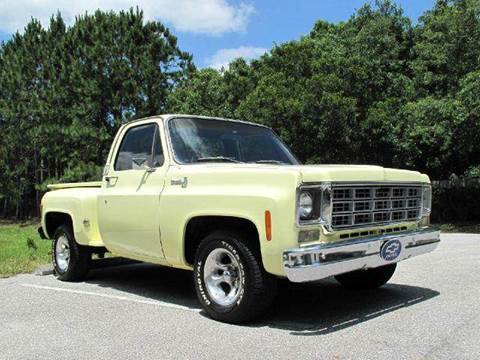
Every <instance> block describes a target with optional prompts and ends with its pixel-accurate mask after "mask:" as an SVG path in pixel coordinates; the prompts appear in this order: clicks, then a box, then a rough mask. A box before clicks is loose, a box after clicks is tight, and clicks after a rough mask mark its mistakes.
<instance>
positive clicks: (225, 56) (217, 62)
mask: <svg viewBox="0 0 480 360" xmlns="http://www.w3.org/2000/svg"><path fill="white" fill-rule="evenodd" d="M267 51H268V49H265V48H261V47H251V46H240V47H239V48H235V49H220V50H218V51H217V52H216V53H215V54H214V55H213V56H212V57H210V58H208V59H207V66H209V67H212V68H214V69H221V68H222V67H224V68H227V66H228V64H229V63H230V62H231V61H232V60H235V59H237V58H240V57H241V58H244V59H245V60H251V59H255V58H258V57H260V56H261V55H263V54H265V53H266V52H267Z"/></svg>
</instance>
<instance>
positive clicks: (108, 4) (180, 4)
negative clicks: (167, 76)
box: [0, 0, 435, 67]
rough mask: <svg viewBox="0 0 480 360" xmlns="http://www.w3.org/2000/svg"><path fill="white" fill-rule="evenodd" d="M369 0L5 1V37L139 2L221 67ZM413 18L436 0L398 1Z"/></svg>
mask: <svg viewBox="0 0 480 360" xmlns="http://www.w3.org/2000/svg"><path fill="white" fill-rule="evenodd" d="M364 3H365V0H294V1H281V0H276V1H275V0H259V1H247V0H245V1H239V0H237V1H232V0H136V1H131V0H118V1H111V0H82V1H81V2H76V1H75V2H72V1H70V0H38V1H36V2H35V1H30V0H16V1H15V2H13V3H12V2H9V1H6V0H0V40H7V39H8V38H9V37H10V36H11V33H12V32H14V31H15V30H20V31H21V29H22V28H23V26H25V24H26V23H27V22H28V19H29V18H30V17H32V16H34V17H36V18H38V19H40V21H41V22H42V23H43V24H47V22H48V17H49V16H50V14H52V13H54V12H56V11H57V10H59V11H60V12H61V13H62V15H63V16H64V18H65V19H66V21H67V24H71V23H72V22H73V19H74V17H75V16H76V15H78V14H82V13H84V12H85V11H88V12H92V11H93V10H95V9H97V8H100V9H102V10H108V9H111V10H116V11H118V10H120V9H127V8H128V7H130V6H132V5H133V6H134V5H136V4H138V5H139V6H140V7H141V8H142V9H144V11H145V16H146V18H147V19H158V20H160V21H163V22H164V23H165V24H167V25H168V26H169V27H170V28H171V29H172V30H173V32H174V34H175V35H176V36H177V37H178V40H179V46H180V48H181V49H182V50H185V51H188V52H190V53H192V54H193V57H194V62H195V64H196V65H197V66H199V67H206V66H213V67H220V66H222V65H224V64H226V63H228V61H230V60H232V59H233V58H235V57H237V56H244V57H246V58H252V57H257V56H259V55H261V54H262V53H263V52H264V51H266V50H268V49H269V48H271V47H272V45H273V44H274V43H276V44H279V43H282V42H285V41H288V40H293V39H298V38H299V37H300V36H301V35H304V34H307V33H308V32H309V31H310V29H311V28H312V26H313V24H314V23H315V22H316V21H317V20H319V19H323V20H327V21H330V22H339V21H342V20H347V19H348V18H349V17H350V16H351V15H352V14H353V13H354V12H355V10H356V9H358V8H359V7H361V6H362V4H364ZM397 3H398V4H400V5H401V6H402V7H403V9H404V11H405V14H406V15H408V16H409V17H410V18H411V19H412V20H413V21H416V20H417V18H418V17H419V16H420V15H421V14H422V13H423V12H424V11H425V10H428V9H430V8H432V6H433V5H434V3H435V1H434V0H397Z"/></svg>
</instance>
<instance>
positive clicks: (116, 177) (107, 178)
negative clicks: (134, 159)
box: [105, 175, 118, 183]
mask: <svg viewBox="0 0 480 360" xmlns="http://www.w3.org/2000/svg"><path fill="white" fill-rule="evenodd" d="M116 179H118V176H108V175H107V176H105V181H106V182H108V183H109V182H110V180H116Z"/></svg>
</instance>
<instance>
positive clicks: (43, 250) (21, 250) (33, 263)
mask: <svg viewBox="0 0 480 360" xmlns="http://www.w3.org/2000/svg"><path fill="white" fill-rule="evenodd" d="M38 226H39V225H38V224H37V223H23V224H22V223H20V224H19V223H9V222H0V277H7V276H11V275H15V274H20V273H29V272H32V271H34V270H35V268H36V267H37V266H38V265H41V264H46V263H49V262H50V251H51V250H50V247H51V242H50V241H46V240H42V239H40V236H39V235H38V233H37V228H38Z"/></svg>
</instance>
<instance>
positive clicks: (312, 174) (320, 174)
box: [42, 116, 429, 276]
mask: <svg viewBox="0 0 480 360" xmlns="http://www.w3.org/2000/svg"><path fill="white" fill-rule="evenodd" d="M168 117H169V116H162V117H152V118H148V119H143V120H141V121H136V122H133V123H129V124H127V125H124V126H123V127H122V128H121V129H120V130H119V133H118V134H117V138H116V139H115V140H114V142H113V145H112V149H111V150H110V154H109V157H108V160H107V168H108V175H109V176H117V177H118V179H116V180H115V181H114V183H113V186H112V183H111V184H110V185H108V183H107V182H106V181H105V179H103V181H102V182H95V183H79V184H56V185H53V186H51V187H50V189H52V190H54V191H50V192H48V193H47V194H46V195H45V196H44V198H43V199H42V204H43V218H42V226H44V230H46V229H45V214H47V213H49V212H51V211H57V212H63V213H66V214H69V215H70V216H71V218H72V221H73V227H74V233H75V238H76V240H77V241H78V242H79V243H80V244H84V245H89V246H106V247H107V248H108V249H109V250H110V251H112V252H114V253H116V254H119V255H121V256H124V257H129V258H133V259H138V260H142V261H149V262H153V263H158V264H163V265H170V266H174V267H178V268H184V269H190V268H191V266H190V265H189V264H187V262H186V261H185V258H184V241H183V239H184V233H185V229H186V226H187V224H188V221H189V220H191V219H192V218H194V217H197V216H207V215H208V216H215V215H217V216H232V217H239V218H243V219H246V220H249V221H251V222H252V223H253V224H254V225H255V226H256V228H257V231H258V233H259V237H260V249H261V253H262V259H263V264H264V267H265V269H266V270H267V271H268V272H270V273H273V274H276V275H280V276H283V275H284V272H283V267H282V252H283V251H284V250H285V249H287V248H294V247H298V246H299V245H298V242H297V237H298V231H299V230H300V229H299V228H298V227H297V225H296V221H295V209H296V190H297V187H298V186H299V185H300V184H302V183H318V182H323V181H325V182H333V181H355V182H362V181H365V182H367V181H368V182H375V181H382V182H405V181H407V182H424V183H428V182H429V178H428V176H427V175H425V174H420V173H419V172H416V171H408V170H399V169H386V168H382V167H378V166H365V165H308V166H278V165H269V164H231V163H201V164H190V165H179V164H176V163H175V162H174V161H173V160H172V159H171V156H170V155H169V154H170V146H169V143H168V138H167V136H166V133H165V126H164V122H165V121H167V119H168ZM149 122H157V123H158V125H159V128H160V136H161V141H162V146H163V152H164V157H165V161H164V164H163V166H162V167H160V168H157V169H156V171H155V172H153V173H147V172H146V171H145V170H127V171H119V172H116V171H114V170H113V159H114V158H115V154H116V151H117V149H118V147H119V144H120V141H119V138H121V137H122V136H123V134H124V132H125V131H126V130H127V129H128V128H129V127H132V126H137V125H141V124H145V123H149ZM184 178H187V179H188V185H187V186H186V187H182V186H179V185H172V181H173V182H175V181H178V180H183V179H184ZM266 209H268V210H269V211H270V212H271V218H272V240H271V241H267V239H266V229H265V210H266ZM84 219H89V221H90V226H88V227H85V226H84V224H83V221H84ZM395 226H406V227H407V228H408V229H412V228H416V227H417V226H418V224H416V223H415V222H409V223H404V224H398V225H397V224H396V225H395ZM303 228H304V227H302V229H303ZM309 228H313V229H314V228H320V229H321V232H320V238H319V239H318V242H313V243H322V242H334V241H339V240H340V235H341V234H343V233H346V232H354V231H358V230H349V231H343V232H335V233H329V232H327V231H326V230H325V229H324V228H322V227H320V226H318V225H317V226H309V227H305V229H309ZM380 228H382V227H374V228H368V229H365V230H370V229H377V230H378V229H380ZM362 230H363V229H362ZM50 235H51V234H50ZM309 244H312V243H309Z"/></svg>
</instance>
